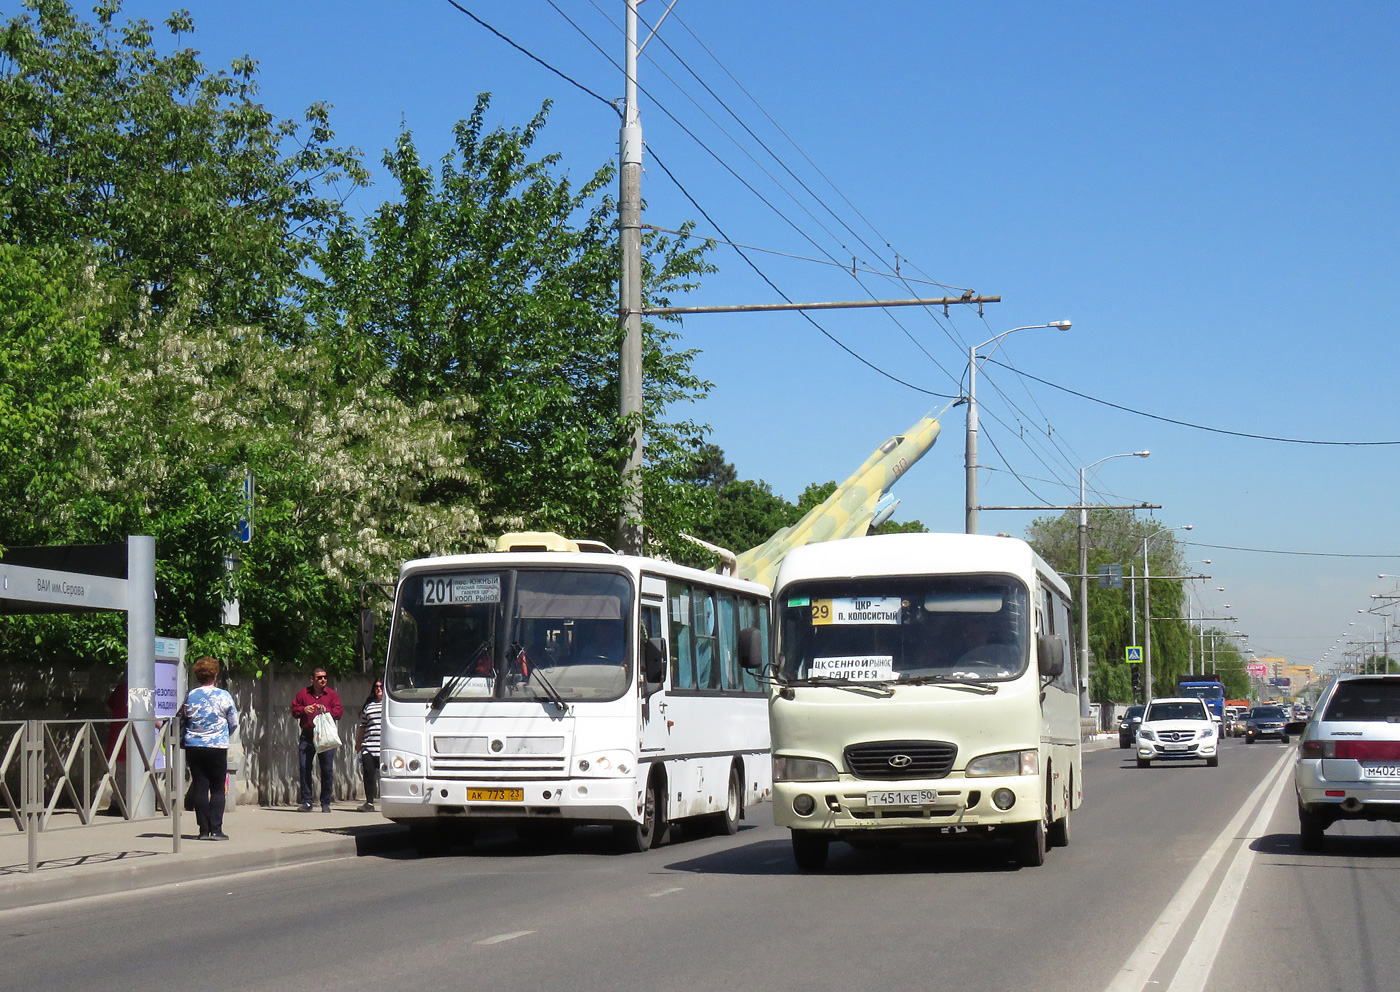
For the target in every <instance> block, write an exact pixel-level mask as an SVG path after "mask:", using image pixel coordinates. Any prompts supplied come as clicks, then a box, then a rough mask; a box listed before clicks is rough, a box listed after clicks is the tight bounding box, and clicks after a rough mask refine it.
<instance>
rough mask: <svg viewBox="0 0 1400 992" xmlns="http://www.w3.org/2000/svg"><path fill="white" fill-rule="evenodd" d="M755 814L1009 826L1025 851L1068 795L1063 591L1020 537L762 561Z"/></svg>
mask: <svg viewBox="0 0 1400 992" xmlns="http://www.w3.org/2000/svg"><path fill="white" fill-rule="evenodd" d="M773 602H774V610H775V611H776V612H777V617H776V618H775V626H776V627H777V632H776V634H777V636H776V651H777V665H776V668H775V671H774V674H775V675H776V677H777V681H778V685H777V687H776V689H775V691H774V693H773V695H772V698H771V701H770V706H769V718H770V724H771V727H772V734H773V741H772V744H773V818H774V821H775V822H776V823H777V824H778V825H779V826H785V827H790V828H791V829H792V848H793V856H794V857H795V859H796V861H797V863H798V866H799V867H801V868H802V869H804V870H818V869H820V868H822V867H823V866H824V865H825V864H826V858H827V851H828V846H829V844H830V842H831V841H833V840H841V841H848V842H854V843H856V844H858V845H859V844H864V843H884V842H896V841H898V840H900V839H911V840H913V839H921V838H931V837H935V836H950V835H962V834H972V835H974V836H976V835H985V836H988V837H992V838H995V837H1009V838H1010V839H1011V840H1012V841H1013V843H1014V847H1013V850H1014V852H1015V856H1016V858H1017V860H1018V861H1019V862H1020V863H1021V864H1024V865H1039V864H1041V863H1042V862H1043V861H1044V859H1045V848H1046V845H1047V843H1049V844H1051V845H1062V844H1067V843H1068V842H1069V816H1070V810H1071V809H1072V808H1074V807H1077V806H1079V804H1080V801H1081V798H1082V787H1081V767H1082V766H1081V753H1080V730H1079V696H1078V692H1077V683H1076V681H1075V673H1074V671H1073V667H1072V665H1069V664H1066V662H1067V659H1071V658H1073V657H1074V652H1073V645H1072V630H1071V620H1070V593H1069V587H1068V586H1067V585H1066V584H1065V581H1064V580H1063V579H1062V578H1060V576H1058V575H1057V574H1055V572H1054V570H1053V569H1051V568H1050V566H1049V565H1047V564H1046V563H1045V562H1044V561H1043V560H1042V559H1041V558H1040V557H1039V556H1038V555H1037V554H1036V553H1035V552H1034V551H1033V550H1031V548H1030V546H1029V545H1028V544H1026V543H1025V542H1024V541H1018V540H1015V539H1014V538H1005V537H979V536H977V535H971V536H969V535H963V534H892V535H888V536H884V537H864V538H855V539H851V540H844V541H832V542H830V543H827V544H814V545H809V546H807V547H802V548H797V549H795V550H793V551H792V552H790V553H789V554H788V556H787V558H786V559H785V560H784V561H783V564H782V566H781V568H780V569H779V571H778V578H777V582H776V588H775V591H774V598H773Z"/></svg>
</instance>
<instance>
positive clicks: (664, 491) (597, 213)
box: [314, 95, 711, 545]
mask: <svg viewBox="0 0 1400 992" xmlns="http://www.w3.org/2000/svg"><path fill="white" fill-rule="evenodd" d="M488 109H489V98H488V96H486V95H482V96H480V97H479V98H478V100H477V105H476V108H475V110H474V111H473V113H472V115H471V117H470V118H469V119H468V120H465V121H462V122H461V123H460V124H458V125H457V127H456V129H455V139H456V140H455V147H454V149H453V151H452V152H451V153H450V154H449V155H447V156H446V157H445V158H444V159H443V161H442V162H441V164H440V167H439V169H438V170H437V172H436V173H435V172H434V171H433V170H432V169H430V168H428V167H426V166H424V165H423V164H422V163H421V162H420V160H419V156H418V152H417V149H416V147H415V146H414V143H413V139H412V136H411V135H410V134H408V133H407V132H405V133H404V134H402V135H401V136H400V138H399V141H398V145H397V147H396V148H395V149H394V150H393V151H392V152H391V153H389V154H388V155H386V157H385V160H384V164H385V166H386V168H387V170H388V172H389V174H390V175H391V176H392V177H393V179H394V180H395V182H396V183H397V184H398V188H399V190H398V197H397V199H395V200H394V201H391V202H388V203H386V204H385V205H384V206H383V207H381V208H380V209H379V211H378V212H377V213H376V214H375V215H374V217H372V218H371V219H369V220H368V221H367V222H365V223H364V224H362V225H360V224H351V223H348V222H347V223H345V224H343V225H342V226H341V228H340V229H339V231H338V232H337V234H336V236H335V237H334V238H332V239H331V241H330V244H329V247H328V249H327V251H326V252H325V253H324V254H323V255H322V256H321V257H320V259H319V263H320V267H321V269H322V271H323V272H324V273H325V286H324V287H323V289H322V290H321V291H320V292H318V293H317V294H316V296H315V300H314V307H315V310H316V313H317V317H318V320H319V321H320V322H321V324H322V327H323V330H324V331H325V333H327V334H328V335H329V336H332V337H343V338H344V339H345V340H346V341H347V342H348V343H349V344H350V347H349V348H347V353H350V354H354V355H355V360H356V361H357V362H358V363H359V365H360V367H362V368H370V369H373V370H376V371H378V370H383V371H386V372H387V373H388V375H389V381H390V382H391V384H392V387H393V389H394V391H395V393H396V394H397V395H398V396H399V397H401V398H402V399H404V400H405V401H410V402H416V401H420V400H423V399H425V398H429V397H437V396H448V395H467V396H471V397H473V398H474V399H475V400H476V403H477V405H476V407H475V408H474V409H473V410H472V411H471V412H469V413H467V414H466V415H465V420H466V422H467V424H468V425H469V428H470V430H469V433H470V436H471V437H472V439H473V442H472V443H473V457H474V461H475V464H476V466H477V468H478V469H479V471H480V472H481V476H482V480H483V483H484V487H483V488H484V503H483V506H482V515H483V517H484V518H486V519H488V520H491V521H494V522H498V523H499V525H500V526H501V527H502V528H504V527H510V526H521V525H524V526H528V527H530V528H533V529H548V530H557V531H560V532H562V533H566V534H570V535H573V536H578V537H589V538H594V539H602V540H611V539H612V536H613V532H614V530H615V528H616V523H617V518H618V516H619V513H620V511H621V507H622V492H621V485H620V482H619V477H618V467H619V466H620V464H621V462H622V458H623V454H624V451H625V443H626V437H627V436H628V435H627V433H625V432H624V427H625V425H623V424H622V423H621V421H620V419H619V417H618V413H617V408H618V391H617V377H618V371H617V353H618V349H619V345H620V341H621V328H620V324H619V321H618V318H617V310H616V303H615V301H616V299H617V291H616V281H617V276H618V271H619V256H618V249H617V238H616V216H617V214H616V209H615V204H614V202H613V200H612V199H611V198H610V197H609V196H608V195H607V193H606V191H607V190H608V189H609V188H610V186H611V184H612V182H613V179H614V172H613V169H612V167H611V166H607V167H604V168H602V169H599V170H598V171H597V172H596V173H594V174H593V175H592V176H591V177H590V178H589V179H588V180H587V181H585V182H584V183H583V184H582V185H580V186H579V187H577V188H575V186H574V184H573V183H572V181H571V180H570V179H569V177H568V176H567V175H564V174H561V172H560V170H559V159H558V156H556V155H544V156H541V157H538V158H532V155H533V146H534V144H535V142H536V139H537V138H538V137H539V134H540V132H541V130H542V128H543V127H544V125H545V120H546V116H547V113H548V105H547V104H546V106H545V107H544V108H542V109H541V110H540V112H539V114H537V115H536V116H535V117H534V118H533V119H532V120H531V121H530V122H529V123H528V124H527V125H526V126H525V127H518V128H502V127H498V128H494V129H488V127H487V125H486V115H487V111H488ZM706 247H707V245H705V244H701V245H700V246H692V245H690V244H689V243H688V242H687V241H686V239H684V238H672V237H667V236H663V235H658V234H656V233H654V232H653V233H652V234H650V235H648V236H647V237H646V238H645V239H644V246H643V248H644V253H645V259H644V272H643V283H644V285H645V286H646V287H647V293H648V297H647V300H646V302H647V304H648V305H665V303H666V302H667V301H668V300H669V295H670V294H672V293H675V292H679V291H682V290H685V289H688V288H691V287H692V286H693V285H694V281H695V280H696V279H697V278H698V277H699V276H700V275H702V274H704V273H705V272H708V271H711V267H710V266H709V265H708V263H706V262H705V260H704V251H705V249H706ZM643 332H644V356H643V366H644V381H645V397H644V402H645V408H646V409H645V417H646V437H647V461H646V466H645V469H644V472H645V475H646V478H645V485H644V493H645V497H646V505H647V518H648V526H649V529H650V531H651V532H652V533H651V538H652V540H653V541H659V542H660V543H661V544H663V545H665V544H667V542H668V539H669V536H670V535H671V534H672V533H674V531H675V530H677V529H685V528H686V527H688V526H689V525H690V523H691V518H692V517H693V510H694V509H695V508H696V507H697V506H698V503H697V502H696V500H695V498H694V497H693V496H692V495H691V494H689V493H688V492H686V491H685V489H684V487H682V486H680V485H679V482H680V480H681V479H682V478H684V477H688V476H690V475H691V474H693V473H692V469H693V466H694V465H695V464H696V463H697V461H698V460H701V459H703V458H704V457H705V455H706V452H705V451H704V450H702V448H701V444H702V436H703V433H704V432H703V429H702V428H701V427H700V426H699V425H697V424H694V423H692V422H690V421H684V420H682V421H671V420H668V419H667V415H668V411H669V410H671V409H672V408H674V407H676V406H678V405H680V404H683V403H686V402H689V401H691V400H694V399H697V398H699V397H701V396H703V395H704V394H705V391H706V390H707V389H708V388H709V383H707V382H704V381H702V380H700V379H699V378H697V377H696V376H695V375H694V374H693V372H692V371H691V361H692V357H693V353H692V352H689V351H683V350H676V349H674V348H673V347H672V345H673V342H674V340H675V337H676V335H675V332H673V331H670V330H667V329H664V328H662V327H660V326H658V325H656V324H653V323H651V322H645V323H644V328H643ZM360 342H367V343H368V348H367V349H363V350H360V351H355V349H356V348H357V347H358V346H359V343H360Z"/></svg>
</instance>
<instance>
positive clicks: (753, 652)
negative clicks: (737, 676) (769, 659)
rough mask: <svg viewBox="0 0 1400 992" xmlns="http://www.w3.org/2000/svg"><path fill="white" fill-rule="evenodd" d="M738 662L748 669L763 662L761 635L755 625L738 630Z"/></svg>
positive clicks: (751, 669) (756, 666)
mask: <svg viewBox="0 0 1400 992" xmlns="http://www.w3.org/2000/svg"><path fill="white" fill-rule="evenodd" d="M739 664H740V665H742V666H743V667H745V668H747V669H749V670H750V671H753V670H756V669H757V668H758V666H759V665H761V664H763V635H762V634H760V633H759V631H758V628H757V627H745V628H743V629H742V630H740V631H739Z"/></svg>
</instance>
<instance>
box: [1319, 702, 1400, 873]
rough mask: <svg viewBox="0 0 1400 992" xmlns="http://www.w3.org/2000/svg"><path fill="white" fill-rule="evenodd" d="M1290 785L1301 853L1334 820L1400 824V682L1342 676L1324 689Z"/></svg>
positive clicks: (1320, 837)
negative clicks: (1295, 798) (1379, 821)
mask: <svg viewBox="0 0 1400 992" xmlns="http://www.w3.org/2000/svg"><path fill="white" fill-rule="evenodd" d="M1293 786H1294V789H1295V790H1296V791H1297V793H1298V834H1299V838H1300V840H1301V843H1302V847H1303V850H1305V851H1320V850H1322V834H1323V831H1325V830H1326V829H1327V828H1328V827H1330V826H1331V825H1332V824H1333V823H1335V822H1336V821H1337V820H1389V821H1391V822H1400V675H1339V676H1337V678H1336V680H1335V681H1334V682H1333V683H1332V684H1331V685H1330V686H1328V687H1327V688H1326V689H1325V690H1323V693H1322V696H1321V697H1320V698H1319V699H1318V701H1317V704H1316V705H1315V706H1314V707H1313V718H1312V720H1311V722H1309V723H1308V725H1307V726H1306V727H1304V728H1303V730H1302V745H1301V746H1300V747H1299V749H1298V763H1297V764H1296V765H1295V766H1294V769H1293Z"/></svg>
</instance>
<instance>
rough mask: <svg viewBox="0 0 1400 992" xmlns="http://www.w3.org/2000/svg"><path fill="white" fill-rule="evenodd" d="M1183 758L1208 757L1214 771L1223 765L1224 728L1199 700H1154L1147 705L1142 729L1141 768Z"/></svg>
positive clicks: (1140, 740)
mask: <svg viewBox="0 0 1400 992" xmlns="http://www.w3.org/2000/svg"><path fill="white" fill-rule="evenodd" d="M1182 758H1205V759H1206V764H1207V765H1209V766H1210V767H1211V768H1214V767H1215V766H1216V765H1218V764H1220V729H1219V727H1218V725H1217V724H1216V722H1215V721H1214V720H1213V719H1211V715H1210V711H1209V710H1207V709H1206V704H1205V703H1203V702H1201V701H1200V700H1199V699H1196V698H1194V697H1190V696H1182V697H1174V698H1171V699H1154V700H1152V702H1150V703H1148V704H1147V711H1146V712H1145V713H1143V714H1142V725H1141V726H1139V727H1138V732H1137V764H1138V767H1139V768H1146V767H1147V766H1148V765H1150V764H1151V763H1152V762H1153V761H1156V760H1162V759H1170V760H1174V761H1175V760H1180V759H1182Z"/></svg>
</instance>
